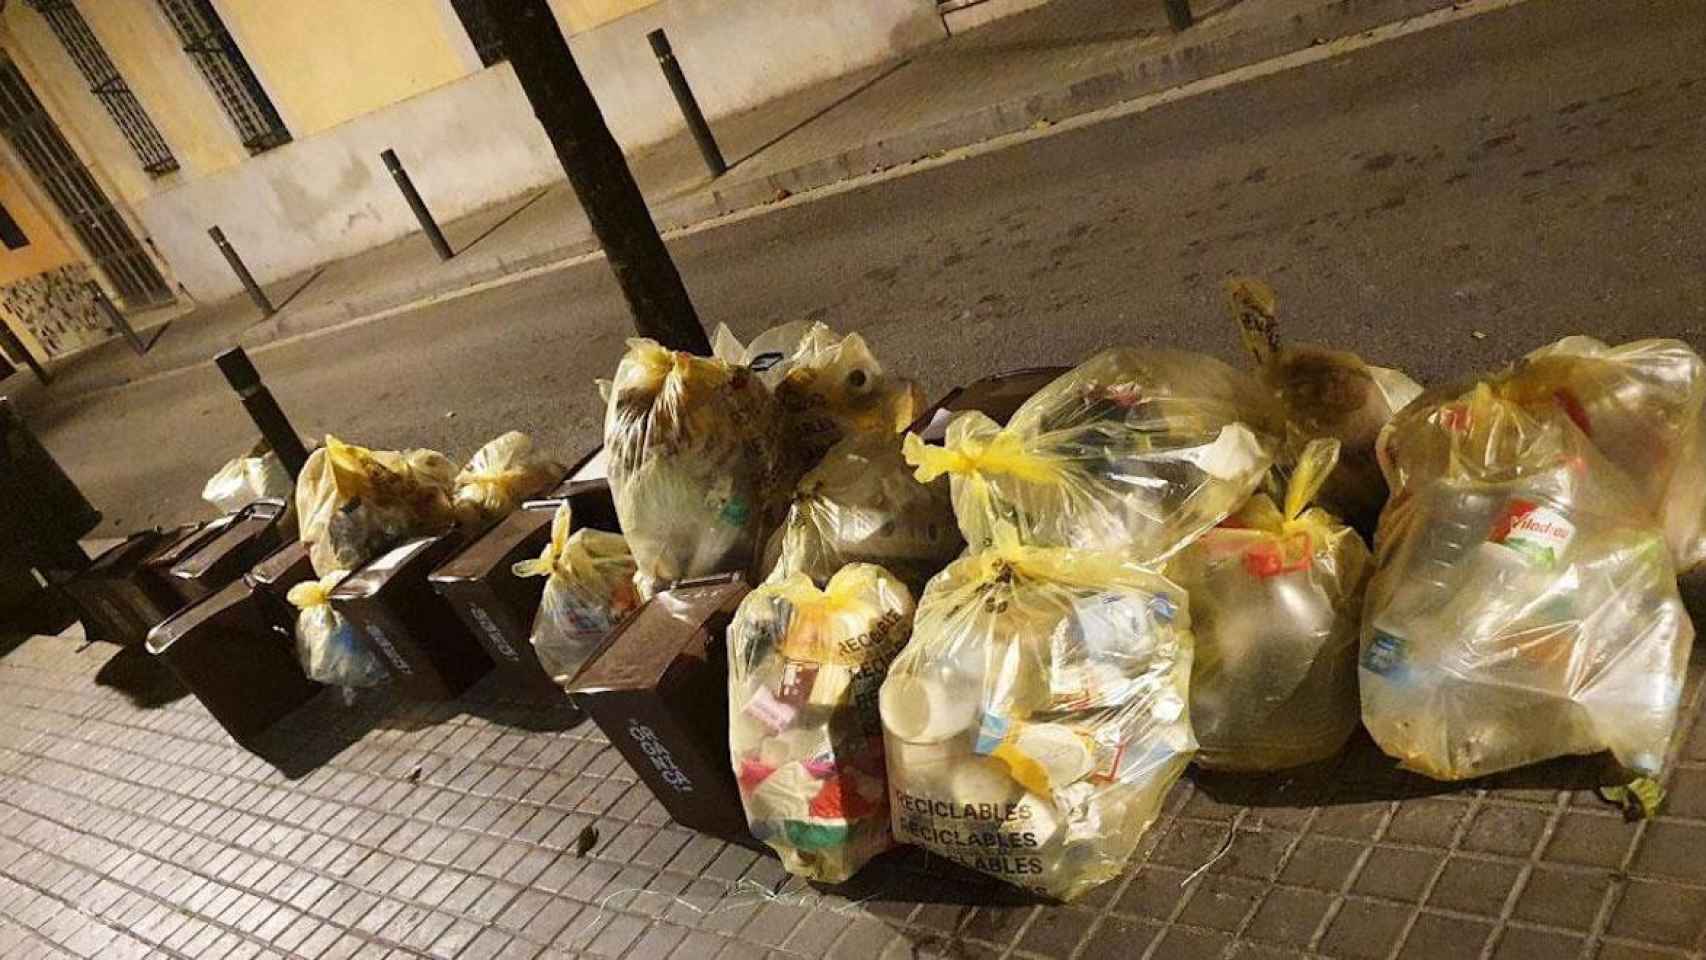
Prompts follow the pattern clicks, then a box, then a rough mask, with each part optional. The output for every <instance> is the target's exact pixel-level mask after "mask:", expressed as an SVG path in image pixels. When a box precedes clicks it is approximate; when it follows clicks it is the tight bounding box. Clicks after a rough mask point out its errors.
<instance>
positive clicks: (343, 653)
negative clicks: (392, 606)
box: [286, 570, 388, 688]
mask: <svg viewBox="0 0 1706 960" xmlns="http://www.w3.org/2000/svg"><path fill="white" fill-rule="evenodd" d="M347 576H349V571H347V570H336V571H333V572H332V573H329V574H327V575H325V576H323V577H321V578H320V579H318V580H309V581H307V582H306V583H299V584H297V585H296V586H294V587H291V588H290V592H289V593H288V594H286V599H288V600H289V601H290V603H291V605H292V606H294V607H296V610H297V613H296V658H297V659H298V660H299V661H300V662H301V663H302V672H303V673H304V674H306V675H307V677H308V679H310V680H314V681H316V682H319V683H324V684H326V685H328V686H334V687H345V688H356V687H374V686H378V685H379V684H381V683H384V682H385V679H386V677H387V676H388V674H387V673H386V670H385V665H384V664H383V663H380V662H379V657H378V655H377V654H375V653H374V652H373V648H371V647H369V646H368V645H367V642H366V641H365V640H363V639H362V638H361V636H360V635H359V634H358V633H357V632H356V629H355V626H354V625H352V624H351V623H350V622H349V621H348V620H346V619H345V618H344V615H343V614H341V613H339V612H338V611H337V610H336V609H334V608H333V607H332V602H331V600H330V597H331V593H332V590H333V589H334V588H335V587H337V585H338V584H339V583H341V582H343V579H344V578H345V577H347Z"/></svg>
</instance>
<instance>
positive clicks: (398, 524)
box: [296, 437, 457, 577]
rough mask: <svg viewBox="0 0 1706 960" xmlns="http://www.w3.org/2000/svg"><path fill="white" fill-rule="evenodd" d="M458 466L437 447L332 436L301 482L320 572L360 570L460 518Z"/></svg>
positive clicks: (301, 506) (301, 511)
mask: <svg viewBox="0 0 1706 960" xmlns="http://www.w3.org/2000/svg"><path fill="white" fill-rule="evenodd" d="M456 472H457V471H456V465H455V464H453V463H451V462H450V459H449V458H448V457H446V456H445V455H444V454H442V453H438V452H436V451H432V450H406V451H401V452H399V451H391V450H368V449H366V448H363V447H357V446H354V445H351V444H347V443H344V442H343V441H341V440H339V439H338V438H337V437H327V438H326V443H325V445H324V446H322V447H320V448H319V449H318V450H315V451H314V452H313V453H311V454H309V455H308V462H307V464H306V465H304V466H303V468H302V475H301V476H300V477H298V478H297V483H296V515H297V518H298V521H299V522H300V524H301V533H302V540H303V542H305V543H307V544H308V558H309V560H310V561H311V562H312V563H313V564H314V573H315V574H317V575H319V576H322V577H323V576H326V575H327V574H330V573H332V572H333V571H335V570H355V569H356V568H358V567H360V566H361V565H362V564H365V563H367V562H368V561H369V560H372V559H374V558H375V557H377V556H379V555H380V554H381V553H384V552H385V551H386V550H389V549H390V548H392V547H394V546H396V545H397V544H399V543H401V542H402V541H403V540H405V539H408V538H409V537H414V536H424V535H427V534H434V533H440V532H443V531H445V530H449V529H450V528H452V527H453V526H454V525H455V523H456V514H455V511H454V510H453V509H452V508H451V505H450V495H451V490H452V488H453V487H454V485H455V481H456Z"/></svg>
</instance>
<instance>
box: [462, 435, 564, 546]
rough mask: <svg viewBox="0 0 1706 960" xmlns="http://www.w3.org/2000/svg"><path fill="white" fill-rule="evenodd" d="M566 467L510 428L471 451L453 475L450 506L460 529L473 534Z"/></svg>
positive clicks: (545, 487) (538, 491)
mask: <svg viewBox="0 0 1706 960" xmlns="http://www.w3.org/2000/svg"><path fill="white" fill-rule="evenodd" d="M567 472H568V468H566V467H564V466H563V465H562V464H560V463H558V462H556V461H555V460H552V459H550V458H549V457H546V456H543V455H541V454H540V453H538V452H537V451H536V450H535V449H534V447H533V438H532V437H529V436H528V435H527V434H525V433H522V432H521V431H519V430H511V431H509V432H508V433H505V434H503V435H502V436H500V437H498V438H497V439H495V440H493V441H491V442H490V443H488V444H486V445H485V446H483V447H481V448H480V449H479V450H477V451H475V452H474V456H472V457H470V458H469V460H468V463H467V465H466V466H464V467H463V468H462V470H461V472H460V473H458V474H457V475H456V492H455V494H454V495H453V496H452V498H451V506H452V507H453V508H454V509H455V511H456V517H457V520H458V521H459V522H460V523H461V525H462V529H464V530H466V531H468V532H470V533H474V532H478V531H480V530H482V529H484V528H486V527H489V526H491V525H492V524H494V523H496V522H498V521H499V520H502V519H503V518H504V517H506V516H508V515H509V514H511V513H513V512H515V510H516V509H517V508H519V507H520V506H521V504H522V501H524V500H527V499H528V498H530V497H535V496H538V495H540V494H542V493H544V492H545V491H546V490H548V489H550V488H551V487H552V486H555V485H556V483H557V482H558V481H559V480H562V479H563V474H565V473H567Z"/></svg>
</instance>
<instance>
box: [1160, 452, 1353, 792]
mask: <svg viewBox="0 0 1706 960" xmlns="http://www.w3.org/2000/svg"><path fill="white" fill-rule="evenodd" d="M1338 449H1339V444H1338V441H1336V440H1317V441H1315V442H1313V443H1311V444H1310V445H1309V446H1307V447H1305V448H1304V450H1303V456H1302V457H1301V458H1300V460H1299V461H1298V463H1297V465H1296V467H1295V468H1294V469H1293V471H1292V473H1291V477H1290V480H1289V482H1288V483H1287V486H1286V488H1285V501H1284V503H1285V506H1284V509H1283V510H1282V509H1281V508H1280V507H1279V506H1278V505H1276V504H1275V503H1274V501H1273V499H1272V498H1271V497H1269V496H1268V495H1267V494H1266V493H1258V494H1256V495H1255V496H1253V497H1251V498H1250V501H1249V502H1248V503H1246V504H1245V505H1244V506H1243V507H1242V508H1241V509H1239V511H1238V512H1237V513H1235V514H1233V515H1232V516H1230V517H1228V518H1227V519H1226V521H1225V522H1224V523H1222V524H1221V525H1220V526H1218V527H1215V528H1214V529H1212V530H1210V531H1208V532H1207V533H1205V534H1203V535H1202V537H1201V538H1200V539H1198V540H1197V541H1195V542H1194V543H1192V544H1191V545H1190V546H1188V547H1186V548H1185V549H1184V550H1181V551H1180V552H1179V554H1178V555H1177V556H1175V557H1174V558H1173V560H1172V562H1171V564H1170V565H1169V566H1168V568H1167V574H1168V576H1169V577H1170V578H1171V579H1172V580H1173V581H1174V582H1175V583H1177V584H1179V586H1181V587H1183V588H1184V589H1185V592H1186V593H1188V594H1190V597H1191V632H1192V633H1193V634H1194V635H1195V636H1196V642H1197V643H1196V658H1195V661H1194V663H1193V664H1192V667H1191V724H1192V726H1193V727H1194V728H1195V731H1196V736H1197V742H1198V743H1199V744H1200V747H1199V749H1198V751H1197V758H1196V759H1197V763H1198V764H1200V765H1202V766H1205V767H1214V768H1218V769H1226V770H1280V769H1284V768H1286V767H1295V766H1299V765H1301V764H1305V763H1312V762H1315V761H1318V760H1325V759H1327V758H1329V757H1331V756H1333V755H1335V754H1337V753H1338V752H1339V751H1340V750H1341V749H1343V747H1344V745H1345V741H1346V740H1348V739H1349V738H1350V735H1351V732H1352V731H1354V730H1355V729H1356V726H1357V722H1358V718H1359V715H1360V704H1359V702H1358V700H1357V631H1358V628H1359V627H1360V625H1361V614H1362V598H1363V583H1364V580H1365V578H1366V574H1367V573H1368V569H1369V563H1368V560H1369V556H1368V548H1367V547H1365V546H1363V542H1362V538H1361V537H1359V536H1358V535H1357V532H1356V531H1355V530H1352V529H1351V528H1350V527H1347V526H1345V525H1344V524H1343V523H1342V522H1340V521H1339V519H1338V518H1337V517H1334V516H1333V515H1332V514H1330V513H1328V512H1327V511H1325V510H1323V509H1321V508H1320V507H1311V506H1310V505H1309V504H1310V502H1311V501H1313V500H1314V499H1315V496H1316V494H1317V493H1318V491H1320V489H1321V487H1322V483H1323V481H1325V480H1326V478H1327V477H1328V476H1330V475H1331V473H1332V471H1333V466H1334V462H1335V460H1336V459H1337V455H1338Z"/></svg>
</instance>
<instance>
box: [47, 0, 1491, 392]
mask: <svg viewBox="0 0 1706 960" xmlns="http://www.w3.org/2000/svg"><path fill="white" fill-rule="evenodd" d="M1463 2H1464V0H1330V2H1328V3H1325V4H1322V5H1320V6H1316V7H1313V8H1311V9H1309V10H1306V11H1303V12H1301V13H1298V14H1295V15H1293V16H1291V17H1288V18H1285V19H1282V20H1270V21H1255V22H1252V23H1251V24H1249V25H1248V26H1246V27H1245V28H1243V29H1241V30H1237V31H1234V32H1232V33H1228V34H1224V35H1221V36H1209V37H1206V38H1204V39H1202V40H1201V41H1200V42H1197V43H1189V42H1186V43H1183V44H1181V45H1179V46H1175V47H1173V48H1171V49H1169V50H1166V51H1161V52H1158V53H1156V54H1154V55H1152V56H1148V57H1144V58H1142V59H1138V60H1134V61H1133V62H1131V63H1129V64H1125V65H1123V66H1121V67H1119V68H1117V69H1115V70H1110V71H1108V72H1106V73H1102V74H1099V75H1096V76H1092V77H1087V78H1085V79H1082V80H1079V81H1077V82H1076V83H1073V84H1071V85H1069V86H1065V87H1062V88H1059V89H1056V90H1049V91H1045V92H1043V93H1039V94H1033V95H1030V96H1026V97H1021V98H1016V99H1012V100H1007V101H1003V102H1000V103H995V104H991V105H989V106H987V107H984V108H982V109H979V110H976V111H973V112H971V113H968V114H963V115H961V116H958V117H954V118H952V119H950V120H946V121H942V122H940V123H935V124H930V125H927V126H923V127H917V128H914V129H911V130H903V131H900V132H898V133H896V134H894V135H892V136H888V137H885V138H883V139H880V140H876V141H873V142H870V143H866V144H863V145H860V146H858V147H854V148H852V149H849V150H845V151H842V152H840V153H837V154H833V155H830V156H826V157H822V158H819V159H816V160H812V161H808V162H806V163H803V164H800V165H799V166H796V167H793V168H791V169H788V170H784V171H780V172H778V173H775V174H771V175H769V176H765V177H758V178H753V179H749V180H739V179H735V180H732V181H730V182H727V183H724V184H721V185H718V184H712V185H710V186H709V187H708V188H706V189H701V190H696V191H694V192H692V193H688V194H685V195H682V196H678V197H674V198H672V199H670V200H667V201H664V202H662V203H659V204H657V205H656V206H654V207H653V208H652V217H653V219H654V220H655V221H656V222H657V224H658V227H659V228H660V229H662V230H664V231H671V232H673V231H679V230H684V229H687V228H690V227H693V226H696V225H698V224H703V223H705V222H707V221H711V220H715V219H718V218H720V217H727V216H731V215H734V214H738V213H743V212H748V211H752V210H755V209H757V208H761V207H764V206H768V205H770V204H773V203H776V202H778V201H779V200H781V199H784V198H786V197H788V196H793V195H799V194H807V193H811V192H812V191H816V190H821V189H823V188H825V187H829V186H832V185H834V184H838V183H842V182H844V181H847V180H851V179H854V178H857V177H862V176H866V175H869V174H873V173H877V172H880V171H883V170H886V169H890V168H893V167H899V166H904V165H906V164H910V163H914V162H917V161H919V160H923V159H926V158H928V157H931V156H933V155H936V154H939V153H942V152H945V151H948V150H953V149H956V148H961V147H967V146H971V145H974V144H978V143H982V142H984V141H988V140H994V139H996V138H999V137H1003V136H1008V135H1010V134H1014V133H1018V132H1021V131H1024V130H1026V129H1029V128H1032V127H1034V126H1035V125H1036V124H1037V123H1038V122H1051V123H1052V122H1056V121H1060V120H1065V119H1068V118H1071V117H1074V116H1079V115H1082V114H1088V113H1093V112H1095V111H1098V110H1103V109H1106V108H1108V107H1111V106H1114V105H1117V104H1119V103H1122V102H1125V101H1129V100H1135V99H1137V98H1139V97H1142V96H1146V95H1150V94H1154V93H1158V92H1161V91H1164V90H1168V89H1172V88H1174V87H1179V86H1183V85H1185V84H1188V83H1192V82H1195V81H1200V80H1203V79H1206V78H1209V77H1213V76H1217V75H1220V74H1225V73H1229V72H1231V71H1234V70H1237V69H1239V68H1241V67H1247V66H1250V65H1252V64H1256V63H1260V62H1262V61H1265V60H1271V59H1273V58H1276V57H1281V56H1284V55H1286V54H1290V53H1295V52H1296V51H1298V50H1302V49H1305V48H1308V47H1311V46H1314V45H1316V44H1319V43H1324V42H1327V41H1331V40H1337V39H1341V38H1344V37H1349V36H1354V35H1356V34H1359V33H1362V32H1364V31H1367V30H1371V29H1374V28H1376V27H1379V26H1383V25H1385V24H1390V23H1396V22H1399V21H1403V20H1408V19H1410V18H1413V17H1417V16H1420V15H1423V14H1427V13H1431V12H1433V11H1437V10H1440V9H1444V8H1449V7H1456V6H1460V5H1462V3H1463ZM1184 39H1187V40H1188V35H1187V36H1186V37H1185V38H1184ZM736 176H737V177H738V172H737V174H736ZM598 249H599V248H598V244H597V242H596V240H594V239H593V238H592V237H591V236H590V235H585V236H581V237H578V238H575V239H573V240H570V241H568V242H565V243H562V244H560V245H556V246H552V247H549V248H546V249H536V250H533V251H528V252H524V253H522V254H521V255H519V256H516V257H515V258H514V259H505V258H502V257H499V258H497V260H496V262H495V263H493V264H490V265H488V266H484V267H481V268H478V269H474V270H470V271H468V272H466V273H458V274H457V275H456V277H455V278H454V282H451V283H444V282H442V280H441V281H440V282H430V281H429V280H427V279H424V278H423V281H422V282H417V283H413V284H409V285H407V286H403V287H396V288H392V289H389V290H386V291H383V292H382V293H380V294H378V295H373V296H361V297H351V298H346V299H344V300H340V301H337V302H335V303H331V304H326V305H323V306H319V307H316V308H314V309H311V310H303V311H300V312H292V311H290V310H289V309H288V308H287V309H286V310H284V311H281V312H280V313H278V314H276V315H274V316H273V317H271V318H269V319H267V320H263V321H260V322H259V323H256V324H255V325H253V326H251V327H249V328H248V329H246V330H244V331H243V332H242V333H241V334H239V336H238V338H237V341H238V343H240V344H241V345H242V346H244V347H257V346H261V345H263V344H269V343H274V342H276V341H280V340H285V339H289V338H293V337H297V336H300V335H303V334H308V333H313V332H314V331H317V330H323V329H327V328H331V327H341V326H346V325H349V324H351V323H354V322H357V321H360V320H362V319H365V318H369V317H376V316H380V315H388V314H393V313H396V312H398V310H399V309H400V308H406V307H408V306H410V305H412V304H423V305H424V304H426V303H428V302H430V301H433V300H435V299H439V298H441V297H443V296H444V295H445V294H447V293H450V292H453V291H455V290H457V289H461V288H464V287H473V286H478V285H482V284H489V283H491V282H493V281H498V280H501V279H502V278H504V277H506V276H510V275H514V274H523V273H526V272H529V271H533V270H537V269H539V268H541V267H546V266H549V265H552V264H555V263H560V262H563V261H567V260H570V259H573V258H576V257H581V256H584V255H586V254H589V253H594V252H596V251H597V250H598ZM426 276H427V277H429V278H430V277H431V276H432V275H430V274H428V275H426ZM195 365H196V364H190V365H189V366H195ZM169 372H170V371H157V372H154V373H151V374H150V375H148V376H147V377H146V378H145V379H155V378H156V377H158V376H161V375H164V374H165V373H169ZM112 379H113V382H112V383H97V384H89V385H86V386H85V387H84V389H83V390H82V391H80V392H82V393H88V392H94V391H97V390H102V389H108V388H110V387H114V386H120V385H123V384H125V383H128V382H131V378H128V377H123V376H115V377H114V378H112Z"/></svg>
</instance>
